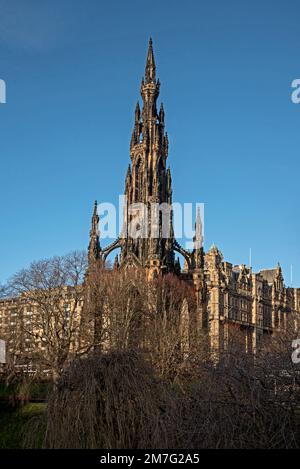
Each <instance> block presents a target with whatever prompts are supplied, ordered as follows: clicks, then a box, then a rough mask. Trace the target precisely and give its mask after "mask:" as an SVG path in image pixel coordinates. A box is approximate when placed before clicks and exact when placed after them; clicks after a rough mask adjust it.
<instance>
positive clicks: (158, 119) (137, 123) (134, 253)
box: [121, 39, 175, 271]
mask: <svg viewBox="0 0 300 469" xmlns="http://www.w3.org/2000/svg"><path fill="white" fill-rule="evenodd" d="M159 88H160V83H159V80H157V79H156V66H155V59H154V53H153V44H152V39H150V41H149V47H148V52H147V59H146V67H145V77H144V78H143V80H142V84H141V96H142V100H143V106H142V109H140V106H139V104H137V105H136V108H135V113H134V127H133V132H132V137H131V142H130V158H131V166H130V168H129V170H128V172H127V176H126V183H125V195H126V197H127V201H128V206H131V207H132V206H133V204H141V203H142V204H144V206H145V207H147V210H148V211H149V213H148V217H147V218H148V220H147V223H148V230H145V227H144V226H143V230H141V233H145V232H146V233H148V236H146V237H145V236H141V237H132V238H131V239H128V240H127V241H126V243H125V242H124V243H123V249H122V253H121V264H123V262H124V261H125V259H126V257H127V256H128V259H129V258H130V259H136V261H137V262H138V263H139V264H141V265H142V266H144V267H147V266H148V265H149V264H151V262H152V261H153V263H154V260H155V265H157V266H158V269H161V270H164V271H169V270H172V269H173V268H174V263H175V257H174V253H173V239H168V238H166V237H165V236H163V234H164V231H163V230H162V226H161V224H162V221H161V220H160V221H159V227H158V228H159V229H158V233H159V235H158V237H156V238H151V237H150V233H151V226H152V225H153V223H155V221H154V219H153V220H151V216H152V214H151V212H150V207H151V204H152V203H155V204H159V205H160V204H162V203H165V204H170V205H171V204H172V178H171V171H170V169H168V170H167V167H166V166H167V165H166V160H167V156H168V138H167V135H166V133H165V111H164V107H163V105H161V106H160V111H159V113H158V112H157V98H158V96H159ZM134 219H137V218H135V217H134V215H133V214H131V213H130V214H129V216H128V224H129V223H130V226H132V223H131V222H132V220H134ZM136 223H137V226H139V225H140V221H138V222H136ZM169 238H172V236H171V235H170V237H169ZM150 258H151V262H150Z"/></svg>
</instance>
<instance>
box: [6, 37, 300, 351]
mask: <svg viewBox="0 0 300 469" xmlns="http://www.w3.org/2000/svg"><path fill="white" fill-rule="evenodd" d="M159 90H160V82H159V80H158V79H157V77H156V66H155V60H154V53H153V46H152V41H151V39H150V42H149V47H148V53H147V59H146V68H145V76H144V78H143V80H142V83H141V89H140V92H141V97H142V103H143V104H142V109H141V108H140V106H139V103H138V104H137V105H136V109H135V114H134V126H133V132H132V136H131V143H130V159H131V162H130V164H129V167H128V171H127V174H126V178H125V196H126V199H127V204H126V205H125V211H124V226H123V231H122V234H121V236H120V237H118V238H117V239H116V240H115V241H114V242H113V243H112V244H110V245H109V246H107V247H105V248H102V247H101V245H100V236H99V229H98V225H99V215H98V213H97V203H95V207H94V212H93V216H92V226H91V230H90V241H89V247H88V258H89V265H90V266H92V265H95V263H96V264H101V265H104V264H105V262H106V260H107V258H108V256H109V255H110V254H111V253H112V252H113V251H115V250H117V249H119V250H120V255H117V256H116V258H115V263H114V268H115V269H130V268H133V269H144V270H145V272H146V274H147V277H148V279H152V278H153V277H157V276H160V275H164V274H165V273H172V274H174V275H177V276H179V277H180V278H181V279H182V280H183V281H186V282H188V283H189V284H190V285H192V286H193V288H194V292H195V297H196V303H197V327H198V328H199V329H201V330H203V331H205V332H206V333H207V337H208V343H209V347H210V349H211V350H212V351H214V352H215V353H216V354H217V355H219V354H220V353H222V351H224V350H226V349H227V348H228V346H229V343H230V336H231V334H232V332H233V331H235V330H238V331H239V332H240V333H241V335H242V337H243V341H244V347H245V349H246V350H247V351H249V352H251V353H252V352H255V350H256V349H257V347H258V346H259V343H260V341H261V339H262V337H263V336H264V334H272V333H274V331H280V330H281V329H286V328H287V327H288V325H289V323H290V322H293V321H295V318H296V321H297V317H298V316H299V315H300V289H299V288H298V289H297V288H287V287H286V286H285V285H284V279H283V276H282V271H281V267H280V265H278V266H277V267H275V268H274V269H270V270H262V271H260V272H258V273H254V272H253V271H252V269H251V267H247V266H245V265H239V266H236V265H232V264H231V263H229V262H226V261H224V259H223V256H222V254H221V252H220V251H219V250H218V249H217V247H216V246H213V247H212V248H211V249H210V250H209V251H208V252H204V249H203V236H202V221H201V216H200V213H197V217H196V223H195V236H194V248H193V249H192V250H190V251H188V250H186V249H185V248H183V247H182V246H181V245H180V244H179V242H178V241H177V240H176V239H175V237H174V230H173V213H172V178H171V170H170V167H168V165H167V159H168V150H169V142H168V135H167V133H166V131H165V111H164V107H163V105H162V104H161V105H160V108H159V110H158V108H157V99H158V96H159ZM140 205H142V206H143V207H146V211H147V217H146V224H145V218H144V217H143V216H142V217H141V213H140ZM153 205H155V206H165V207H166V212H165V214H164V217H163V216H162V215H161V212H159V211H158V212H156V211H153V209H152V206H153ZM132 207H133V208H134V210H132ZM132 226H134V232H135V236H133V234H132V231H131V230H132ZM165 226H167V236H166V233H165V231H164V230H165V229H166V228H165ZM139 230H140V234H138V235H137V233H138V232H139ZM145 230H146V234H145ZM153 231H154V233H155V236H152V235H151V233H153ZM177 254H180V255H181V256H183V258H184V260H185V264H184V267H183V268H182V267H181V265H180V263H179V260H178V258H177V259H176V255H177ZM71 297H72V295H71ZM83 297H84V295H82V298H83ZM62 302H63V304H65V300H62ZM70 302H71V303H72V300H69V301H67V303H70ZM82 311H83V299H80V300H78V303H76V308H75V310H74V314H75V317H76V322H77V324H80V315H81V314H82ZM37 314H38V311H36V310H34V309H33V307H32V305H31V304H30V303H29V302H28V299H26V298H14V299H3V300H0V338H1V339H4V340H5V341H6V347H7V352H8V353H9V354H11V356H13V355H14V354H16V353H29V352H32V351H34V350H35V349H36V348H39V349H41V348H42V349H43V347H44V344H43V342H42V340H41V338H40V334H38V333H37V334H34V331H32V330H31V333H29V332H28V333H27V334H26V333H25V334H24V333H23V332H22V331H24V329H25V330H26V329H27V330H28V328H29V331H30V327H31V325H30V324H31V323H34V321H33V319H32V318H33V317H35V316H36V315H37ZM185 315H186V317H187V318H188V314H187V313H186V311H185ZM187 320H188V319H187ZM78 327H79V326H78ZM37 332H38V331H37ZM16 341H18V342H16ZM20 341H21V342H22V343H20ZM73 348H74V349H75V348H76V343H74V345H73Z"/></svg>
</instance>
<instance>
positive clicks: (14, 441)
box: [0, 402, 46, 449]
mask: <svg viewBox="0 0 300 469" xmlns="http://www.w3.org/2000/svg"><path fill="white" fill-rule="evenodd" d="M45 409H46V404H40V403H37V404H35V403H34V404H33V403H30V404H26V405H25V406H23V407H20V408H18V409H12V408H11V407H9V406H8V405H7V403H5V402H0V448H1V449H3V448H10V449H16V448H23V447H24V443H23V439H24V435H26V434H28V432H30V429H29V428H27V427H28V425H29V421H30V420H31V419H33V418H34V417H41V415H42V414H43V413H44V412H45ZM42 440H43V432H42V430H41V429H40V430H39V431H37V432H36V435H35V437H34V447H41V445H42Z"/></svg>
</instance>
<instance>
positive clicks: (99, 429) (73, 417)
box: [45, 351, 176, 449]
mask: <svg viewBox="0 0 300 469" xmlns="http://www.w3.org/2000/svg"><path fill="white" fill-rule="evenodd" d="M174 416H175V405H174V400H173V399H172V397H171V394H170V392H168V391H167V389H166V387H165V386H164V385H163V384H162V382H161V381H159V380H158V379H157V378H156V377H155V375H154V374H153V372H152V370H151V368H150V367H149V366H148V365H147V364H146V363H145V362H144V360H143V359H142V358H141V357H140V356H139V355H138V354H137V353H136V352H133V351H126V352H120V351H119V352H117V351H116V352H111V353H108V354H99V353H96V354H93V355H92V356H90V357H88V358H85V359H80V360H76V361H74V362H73V363H72V365H71V366H70V368H69V369H68V370H67V371H66V372H65V373H64V375H63V376H62V377H61V379H60V380H59V382H58V386H57V389H56V391H55V392H54V393H53V395H52V397H51V398H50V401H49V404H48V411H47V417H48V422H47V432H46V440H45V446H46V447H48V448H108V449H110V448H160V447H166V448H167V447H172V446H173V445H175V441H174V437H176V431H175V430H174V421H175V417H174Z"/></svg>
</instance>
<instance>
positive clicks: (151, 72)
mask: <svg viewBox="0 0 300 469" xmlns="http://www.w3.org/2000/svg"><path fill="white" fill-rule="evenodd" d="M155 81H156V67H155V60H154V53H153V46H152V38H151V37H150V39H149V45H148V54H147V61H146V68H145V83H146V84H148V83H155Z"/></svg>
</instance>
